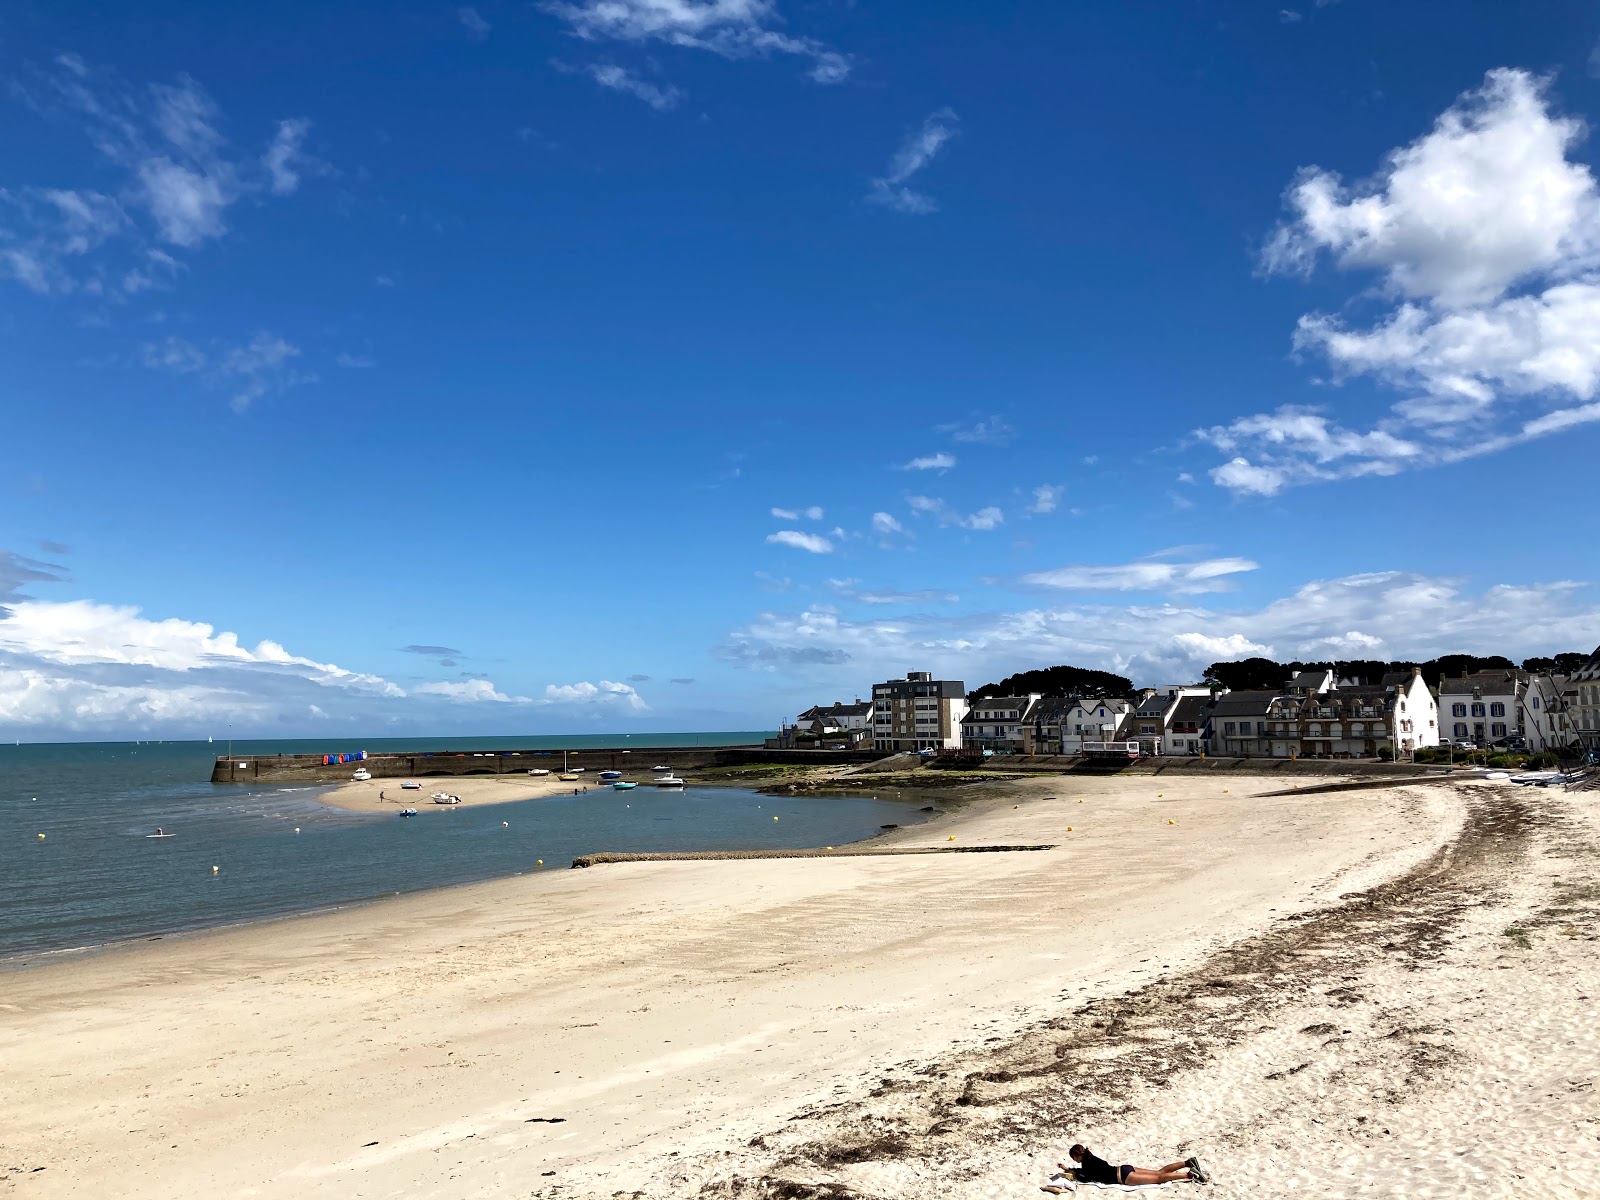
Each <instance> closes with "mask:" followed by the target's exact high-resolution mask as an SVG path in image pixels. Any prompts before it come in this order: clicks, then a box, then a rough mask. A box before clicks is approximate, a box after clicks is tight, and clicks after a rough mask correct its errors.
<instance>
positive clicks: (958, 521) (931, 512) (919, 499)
mask: <svg viewBox="0 0 1600 1200" xmlns="http://www.w3.org/2000/svg"><path fill="white" fill-rule="evenodd" d="M906 503H907V504H908V505H909V506H910V508H911V511H912V512H914V513H916V514H917V515H918V516H927V517H933V518H934V519H936V520H937V521H938V522H939V524H941V525H955V526H958V527H959V528H961V529H975V530H990V529H998V528H999V527H1000V526H1001V525H1003V524H1005V519H1006V517H1005V513H1004V512H1002V511H1001V510H1000V509H998V508H996V507H994V506H993V505H990V506H989V507H988V508H980V509H979V510H978V511H977V512H975V513H971V514H969V515H963V514H962V513H960V512H958V511H957V510H955V509H954V508H951V507H950V505H948V504H946V503H945V502H944V501H943V500H941V499H939V498H938V497H936V496H907V497H906Z"/></svg>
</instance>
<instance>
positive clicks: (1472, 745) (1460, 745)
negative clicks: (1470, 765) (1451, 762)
mask: <svg viewBox="0 0 1600 1200" xmlns="http://www.w3.org/2000/svg"><path fill="white" fill-rule="evenodd" d="M1477 748H1478V746H1477V743H1476V742H1469V741H1467V740H1466V739H1465V738H1462V739H1461V740H1460V741H1458V742H1457V743H1456V749H1457V750H1476V749H1477Z"/></svg>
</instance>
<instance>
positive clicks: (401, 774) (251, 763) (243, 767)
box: [211, 746, 882, 783]
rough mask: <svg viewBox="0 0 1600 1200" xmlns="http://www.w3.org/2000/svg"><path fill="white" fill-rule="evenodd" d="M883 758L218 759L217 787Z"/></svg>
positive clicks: (795, 753)
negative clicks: (361, 777)
mask: <svg viewBox="0 0 1600 1200" xmlns="http://www.w3.org/2000/svg"><path fill="white" fill-rule="evenodd" d="M881 757H882V755H880V754H878V753H877V752H876V751H871V750H867V751H858V750H846V751H827V750H787V751H785V750H763V749H762V748H761V747H759V746H698V747H696V746H689V747H685V746H673V747H652V746H636V747H631V748H629V749H626V750H624V749H615V750H592V749H591V750H476V751H475V750H441V751H432V752H427V751H394V752H389V753H383V754H369V755H368V756H367V757H366V758H365V759H362V760H360V761H359V762H347V763H332V764H328V763H324V762H323V761H322V758H323V756H322V755H320V754H236V755H234V756H233V757H232V758H218V759H217V760H216V762H215V764H214V765H213V766H212V768H211V782H212V783H256V782H291V781H292V782H299V783H342V782H344V781H345V780H348V779H349V778H350V777H351V775H353V774H354V773H355V772H356V770H358V769H361V768H365V769H366V771H367V772H368V773H369V774H371V776H372V777H373V778H374V779H420V778H424V777H427V776H439V775H525V774H526V773H527V772H529V771H532V770H546V771H551V772H557V771H560V770H561V769H562V767H563V766H564V765H565V766H571V767H573V768H582V769H583V770H584V771H586V772H593V771H628V772H633V773H638V772H647V771H649V770H650V768H651V767H653V766H666V767H671V768H672V769H673V770H674V771H692V770H699V769H704V768H706V767H729V766H744V765H746V764H749V763H758V762H759V763H783V762H794V763H809V764H814V765H819V766H844V765H849V764H852V763H862V762H871V761H872V760H874V759H876V758H881Z"/></svg>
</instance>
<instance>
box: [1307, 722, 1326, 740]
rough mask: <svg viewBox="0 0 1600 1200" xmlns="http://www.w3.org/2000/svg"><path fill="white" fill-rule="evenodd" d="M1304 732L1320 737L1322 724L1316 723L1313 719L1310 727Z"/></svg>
mask: <svg viewBox="0 0 1600 1200" xmlns="http://www.w3.org/2000/svg"><path fill="white" fill-rule="evenodd" d="M1306 732H1307V733H1309V734H1310V735H1311V736H1312V737H1321V736H1322V726H1321V725H1318V724H1317V723H1316V722H1315V721H1313V722H1311V727H1310V728H1309V729H1307V730H1306Z"/></svg>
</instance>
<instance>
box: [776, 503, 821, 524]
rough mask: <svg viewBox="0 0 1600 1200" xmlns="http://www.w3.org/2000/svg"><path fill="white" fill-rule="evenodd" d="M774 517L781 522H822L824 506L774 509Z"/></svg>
mask: <svg viewBox="0 0 1600 1200" xmlns="http://www.w3.org/2000/svg"><path fill="white" fill-rule="evenodd" d="M771 511H772V515H773V516H775V517H777V518H778V520H780V521H799V520H802V519H803V520H806V521H820V520H822V506H821V505H819V504H813V505H810V506H809V507H807V508H774V509H772V510H771Z"/></svg>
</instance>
